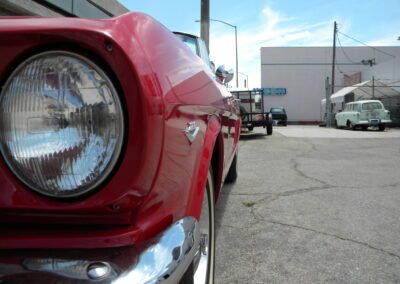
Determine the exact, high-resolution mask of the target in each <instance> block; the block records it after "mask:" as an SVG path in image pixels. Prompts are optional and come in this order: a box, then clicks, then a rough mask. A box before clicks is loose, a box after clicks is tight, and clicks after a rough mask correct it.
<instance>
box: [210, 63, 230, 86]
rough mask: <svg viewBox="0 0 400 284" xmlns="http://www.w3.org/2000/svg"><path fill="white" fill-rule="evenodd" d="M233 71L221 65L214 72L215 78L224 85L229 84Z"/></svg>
mask: <svg viewBox="0 0 400 284" xmlns="http://www.w3.org/2000/svg"><path fill="white" fill-rule="evenodd" d="M233 74H234V73H233V69H232V68H229V69H227V68H226V67H225V65H221V66H219V67H218V68H217V71H215V75H216V76H217V78H218V79H219V80H220V81H221V82H222V83H224V84H226V83H229V82H230V81H232V79H233Z"/></svg>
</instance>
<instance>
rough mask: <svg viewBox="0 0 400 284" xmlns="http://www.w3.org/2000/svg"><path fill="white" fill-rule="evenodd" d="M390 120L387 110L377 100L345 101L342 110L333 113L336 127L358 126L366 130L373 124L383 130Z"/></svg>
mask: <svg viewBox="0 0 400 284" xmlns="http://www.w3.org/2000/svg"><path fill="white" fill-rule="evenodd" d="M391 122H392V121H391V120H390V113H389V111H388V110H386V109H385V107H384V106H383V104H382V103H381V102H380V101H378V100H362V101H356V102H351V103H347V104H346V105H345V108H344V110H343V111H342V112H339V113H337V114H336V115H335V124H336V127H337V128H342V127H347V128H349V129H353V130H354V129H356V128H357V127H360V128H362V129H363V130H366V129H367V128H368V127H369V126H374V127H378V129H379V130H380V131H384V130H385V128H386V126H387V125H388V124H390V123H391Z"/></svg>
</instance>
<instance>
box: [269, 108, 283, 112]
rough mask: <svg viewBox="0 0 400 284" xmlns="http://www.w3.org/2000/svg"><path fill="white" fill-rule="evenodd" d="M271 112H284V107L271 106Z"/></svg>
mask: <svg viewBox="0 0 400 284" xmlns="http://www.w3.org/2000/svg"><path fill="white" fill-rule="evenodd" d="M271 112H272V113H286V112H285V109H284V108H271Z"/></svg>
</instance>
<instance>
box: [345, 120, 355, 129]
mask: <svg viewBox="0 0 400 284" xmlns="http://www.w3.org/2000/svg"><path fill="white" fill-rule="evenodd" d="M346 125H347V128H348V129H350V130H356V127H355V126H354V125H353V123H352V122H351V121H350V120H348V121H347V124H346Z"/></svg>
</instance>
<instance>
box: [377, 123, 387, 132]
mask: <svg viewBox="0 0 400 284" xmlns="http://www.w3.org/2000/svg"><path fill="white" fill-rule="evenodd" d="M385 128H386V126H385V125H383V124H379V125H378V129H379V131H385Z"/></svg>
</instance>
